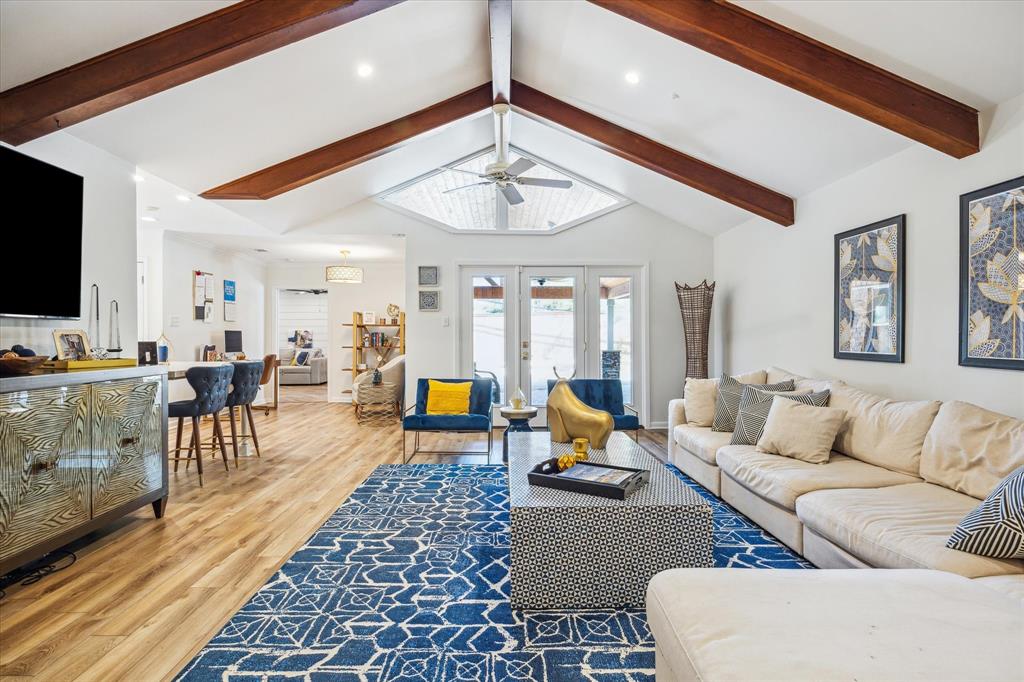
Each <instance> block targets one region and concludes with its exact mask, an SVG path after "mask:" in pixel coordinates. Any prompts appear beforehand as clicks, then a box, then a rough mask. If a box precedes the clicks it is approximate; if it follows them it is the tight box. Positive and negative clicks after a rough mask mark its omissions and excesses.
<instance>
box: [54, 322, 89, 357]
mask: <svg viewBox="0 0 1024 682" xmlns="http://www.w3.org/2000/svg"><path fill="white" fill-rule="evenodd" d="M53 345H54V347H55V348H56V350H57V359H58V360H85V359H86V358H88V357H89V356H90V355H91V354H92V348H91V347H90V346H89V335H88V334H86V333H85V331H84V330H82V329H54V330H53Z"/></svg>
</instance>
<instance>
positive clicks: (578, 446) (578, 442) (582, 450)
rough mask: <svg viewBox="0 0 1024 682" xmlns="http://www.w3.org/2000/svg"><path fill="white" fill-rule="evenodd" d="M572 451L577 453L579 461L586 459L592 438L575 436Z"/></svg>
mask: <svg viewBox="0 0 1024 682" xmlns="http://www.w3.org/2000/svg"><path fill="white" fill-rule="evenodd" d="M572 451H573V453H575V456H576V461H577V462H583V461H586V459H587V456H588V455H589V453H590V440H589V439H587V438H573V439H572Z"/></svg>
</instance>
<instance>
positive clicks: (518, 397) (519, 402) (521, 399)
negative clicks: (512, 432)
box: [509, 388, 526, 410]
mask: <svg viewBox="0 0 1024 682" xmlns="http://www.w3.org/2000/svg"><path fill="white" fill-rule="evenodd" d="M509 402H510V403H511V404H512V407H513V408H515V409H517V410H521V409H523V408H524V407H526V396H525V395H523V389H521V388H517V389H516V394H515V395H514V396H512V400H511V401H509Z"/></svg>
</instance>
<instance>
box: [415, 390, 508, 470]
mask: <svg viewBox="0 0 1024 682" xmlns="http://www.w3.org/2000/svg"><path fill="white" fill-rule="evenodd" d="M430 381H431V380H430V379H419V380H417V381H416V404H415V405H413V406H412V407H410V408H409V410H407V414H406V415H405V418H404V419H402V461H403V462H408V461H409V460H410V459H412V458H413V457H415V456H416V455H419V454H426V455H489V454H490V452H491V444H492V442H493V439H494V431H493V428H492V424H491V394H492V390H493V387H494V383H493V382H492V381H491V379H434V380H433V381H444V382H446V383H450V384H456V383H464V382H466V381H472V382H473V387H472V388H471V389H470V392H469V413H468V414H427V393H428V392H429V390H430V383H429V382H430ZM408 412H412V414H408ZM410 431H411V432H412V433H413V434H414V440H413V449H412V452H410V453H408V454H407V451H406V438H405V436H406V433H407V432H410ZM424 432H427V433H486V434H487V450H486V452H464V451H461V450H421V449H420V434H421V433H424Z"/></svg>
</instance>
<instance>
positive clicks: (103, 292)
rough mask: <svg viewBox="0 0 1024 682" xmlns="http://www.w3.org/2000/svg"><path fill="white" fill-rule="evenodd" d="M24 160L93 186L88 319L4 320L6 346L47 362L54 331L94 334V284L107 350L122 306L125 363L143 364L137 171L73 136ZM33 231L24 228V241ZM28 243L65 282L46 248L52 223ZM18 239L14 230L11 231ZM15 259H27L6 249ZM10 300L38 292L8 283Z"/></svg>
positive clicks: (85, 275) (85, 302)
mask: <svg viewBox="0 0 1024 682" xmlns="http://www.w3.org/2000/svg"><path fill="white" fill-rule="evenodd" d="M17 150H18V151H19V152H22V153H24V154H28V155H29V156H33V157H35V158H38V159H41V160H42V161H45V162H47V163H51V164H53V165H55V166H58V167H60V168H64V169H66V170H69V171H71V172H72V173H77V174H79V175H81V176H82V177H84V178H85V192H84V198H83V214H82V284H81V286H82V319H81V320H21V319H15V318H2V319H0V345H2V346H3V347H5V348H7V347H10V346H12V345H14V344H16V343H21V344H22V345H24V346H28V347H29V348H32V349H33V350H35V351H36V352H38V353H40V354H49V355H52V354H53V353H54V352H55V349H54V346H53V336H52V334H51V331H52V330H53V329H60V328H68V327H70V328H80V329H88V326H87V319H86V318H87V316H88V312H89V293H90V289H91V287H92V285H93V283H95V284H97V285H98V286H99V289H100V316H101V324H100V332H101V334H102V337H101V338H102V341H103V344H104V345H107V342H108V339H107V333H108V325H109V320H108V319H107V316H108V314H109V312H110V301H111V299H117V302H118V307H119V309H120V315H119V317H120V327H121V347H122V348H124V352H123V353H122V355H123V356H124V357H136V354H137V346H136V342H137V341H138V338H137V337H138V331H137V321H136V310H137V308H138V303H137V301H136V287H135V257H136V253H135V252H136V234H135V225H136V221H135V183H134V182H133V181H132V173H134V172H135V167H134V166H133V165H132V164H130V163H128V162H127V161H124V160H123V159H120V158H118V157H116V156H112V155H111V154H109V153H107V152H105V151H103V150H102V149H99V148H98V147H94V146H92V145H91V144H88V143H86V142H82V141H81V140H79V139H78V138H76V137H73V136H72V135H69V134H67V133H62V132H59V133H54V134H52V135H47V136H46V137H42V138H40V139H38V140H34V141H32V142H29V143H27V144H24V145H22V146H20V147H18V148H17ZM25 227H26V226H22V227H21V228H19V233H20V231H21V230H22V229H24V228H25ZM27 227H28V230H27V234H29V235H30V236H29V237H28V239H30V240H35V242H36V248H35V249H33V250H32V251H31V252H32V253H34V254H36V256H35V257H36V258H38V259H39V265H40V267H41V268H42V272H43V273H44V274H43V276H46V277H51V276H53V277H59V276H60V273H46V272H45V268H46V251H47V249H54V248H60V245H59V244H52V243H47V242H46V228H45V219H41V221H40V223H39V224H38V225H32V226H27ZM7 229H8V237H9V238H12V235H13V233H14V230H15V228H14V226H12V225H7ZM4 249H5V251H7V253H8V255H9V256H13V255H14V254H16V253H20V252H21V251H20V250H19V248H16V247H12V246H9V245H8V246H5V247H4ZM4 284H5V286H4V289H5V292H4V295H5V296H31V295H32V289H31V284H30V283H29V284H26V283H11V282H4Z"/></svg>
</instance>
